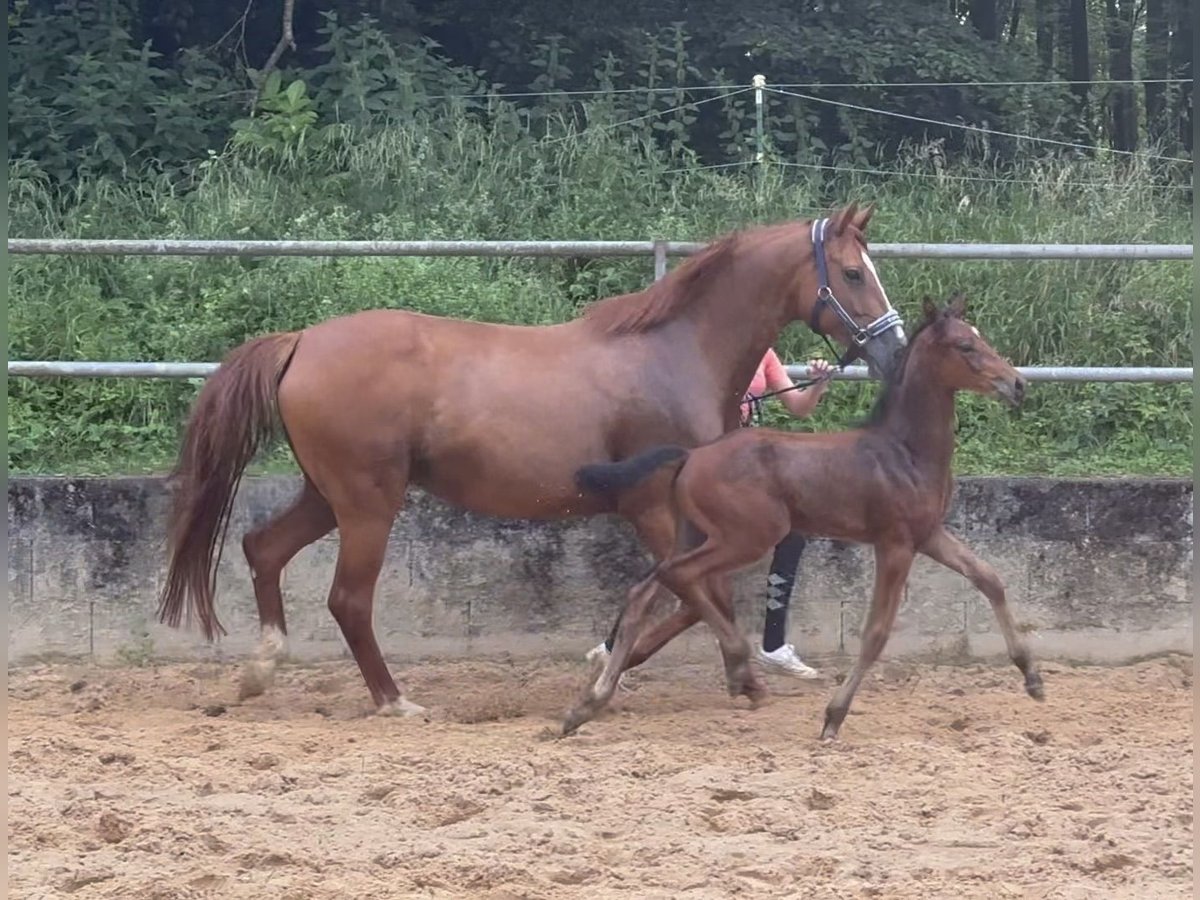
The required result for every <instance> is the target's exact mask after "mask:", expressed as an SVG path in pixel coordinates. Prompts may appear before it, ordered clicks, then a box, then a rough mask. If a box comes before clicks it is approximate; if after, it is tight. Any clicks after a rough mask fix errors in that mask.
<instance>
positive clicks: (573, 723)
mask: <svg viewBox="0 0 1200 900" xmlns="http://www.w3.org/2000/svg"><path fill="white" fill-rule="evenodd" d="M656 571H657V569H656ZM655 574H656V573H655V572H651V573H650V575H649V576H647V577H646V578H644V579H642V580H641V581H640V582H638V583H637V584H636V585H634V586H633V588H632V589H631V590H630V591H629V596H628V598H627V600H626V601H625V608H624V610H623V611H622V614H621V618H620V620H619V621H618V623H617V636H616V640H615V641H613V648H612V653H611V654H609V657H608V659H607V661H606V662H605V664H604V669H603V670H602V671H601V672H600V674H599V675H598V676H597V677H596V680H595V681H594V682H593V683H592V684H591V685H589V686H588V687H587V688H586V689H585V690H584V693H583V696H582V697H581V698H580V699H579V701H578V702H577V703H576V704H575V705H574V706H573V707H572V708H571V709H570V710H568V712H567V715H566V718H565V719H564V720H563V725H562V733H563V734H564V735H565V734H570V733H571V732H573V731H575V729H577V728H578V727H579V726H580V725H582V724H583V723H584V722H588V721H591V720H592V719H593V718H595V717H596V714H597V713H599V712H600V710H602V709H603V708H604V707H605V705H607V703H608V701H609V700H611V699H612V695H613V692H614V691H615V690H616V689H617V682H618V681H619V679H620V677H621V672H623V671H624V670H625V668H626V660H627V659H628V657H629V653H630V651H631V650H632V649H633V644H634V641H635V640H636V639H637V632H638V630H639V628H640V627H641V624H642V619H643V618H644V617H645V615H646V609H647V608H648V607H649V605H650V601H651V600H652V599H653V598H654V595H655V593H656V592H657V591H658V587H659V585H658V581H657V579H656V577H655Z"/></svg>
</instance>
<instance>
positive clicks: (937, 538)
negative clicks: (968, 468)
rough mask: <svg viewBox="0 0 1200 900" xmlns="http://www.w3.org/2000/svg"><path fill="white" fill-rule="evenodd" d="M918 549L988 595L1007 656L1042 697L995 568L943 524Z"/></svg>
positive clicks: (1043, 696)
mask: <svg viewBox="0 0 1200 900" xmlns="http://www.w3.org/2000/svg"><path fill="white" fill-rule="evenodd" d="M920 550H921V552H922V553H923V554H925V555H926V556H928V557H929V558H930V559H932V560H934V561H936V562H939V563H941V564H942V565H943V566H945V567H946V568H948V569H951V570H953V571H955V572H958V573H959V574H960V575H963V576H965V577H966V578H968V579H970V581H971V584H973V585H975V587H976V588H977V589H978V590H979V592H980V593H981V594H983V595H984V596H985V597H987V598H988V602H989V603H990V604H991V605H992V612H993V613H995V615H996V621H997V622H999V623H1000V632H1001V634H1003V635H1004V643H1005V645H1007V647H1008V655H1009V658H1010V659H1011V660H1012V661H1013V664H1014V665H1015V666H1016V667H1017V668H1018V669H1020V670H1021V674H1022V675H1024V676H1025V692H1026V693H1027V694H1029V696H1030V697H1032V698H1033V699H1034V700H1045V699H1046V692H1045V688H1044V687H1043V685H1042V676H1041V673H1039V672H1038V670H1037V666H1036V665H1035V664H1034V662H1033V659H1032V657H1031V656H1030V653H1029V647H1028V646H1027V645H1026V643H1025V639H1024V638H1022V637H1021V635H1020V634H1019V633H1018V632H1017V626H1016V623H1014V622H1013V618H1012V613H1011V612H1010V611H1009V608H1008V601H1007V599H1006V598H1005V596H1004V584H1003V582H1001V581H1000V576H999V575H997V574H996V570H995V569H993V568H992V567H991V566H990V565H988V564H987V563H986V562H984V561H983V560H981V559H980V558H979V557H977V556H976V555H975V554H974V553H972V552H971V550H970V548H968V547H967V545H966V544H964V543H963V542H962V541H960V540H959V539H958V538H956V537H955V536H954V535H952V534H950V532H948V531H946V530H945V529H944V528H939V529H938V530H937V531H935V532H934V533H933V535H932V536H931V537H930V538H929V540H927V541H926V542H925V543H924V544H922V545H921V548H920Z"/></svg>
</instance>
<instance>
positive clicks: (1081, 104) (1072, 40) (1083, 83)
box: [1064, 0, 1092, 131]
mask: <svg viewBox="0 0 1200 900" xmlns="http://www.w3.org/2000/svg"><path fill="white" fill-rule="evenodd" d="M1066 3H1067V33H1066V35H1064V38H1065V40H1064V43H1065V44H1066V45H1067V47H1068V48H1069V49H1070V56H1071V66H1070V70H1071V91H1072V92H1073V93H1074V94H1075V114H1076V116H1077V118H1078V121H1079V124H1080V127H1081V128H1082V129H1083V130H1085V131H1086V130H1089V129H1088V88H1089V87H1090V86H1091V80H1092V61H1091V55H1090V54H1089V52H1088V2H1087V0H1066Z"/></svg>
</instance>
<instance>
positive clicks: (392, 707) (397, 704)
mask: <svg viewBox="0 0 1200 900" xmlns="http://www.w3.org/2000/svg"><path fill="white" fill-rule="evenodd" d="M427 712H429V710H427V709H426V708H425V707H423V706H419V705H418V704H416V703H413V702H412V701H411V700H406V699H404V698H403V697H397V698H396V699H395V700H392V701H391V702H390V703H385V704H383V706H381V707H379V709H377V710H376V711H375V715H377V716H399V717H400V718H403V719H407V718H411V717H413V716H423V715H425V714H426V713H427Z"/></svg>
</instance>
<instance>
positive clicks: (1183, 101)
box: [1169, 0, 1192, 153]
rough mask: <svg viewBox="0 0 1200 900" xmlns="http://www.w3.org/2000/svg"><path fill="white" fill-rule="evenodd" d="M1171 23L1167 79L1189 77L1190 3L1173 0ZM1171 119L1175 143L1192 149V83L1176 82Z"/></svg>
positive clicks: (1182, 0) (1188, 149) (1190, 47)
mask: <svg viewBox="0 0 1200 900" xmlns="http://www.w3.org/2000/svg"><path fill="white" fill-rule="evenodd" d="M1173 7H1174V9H1173V16H1172V19H1173V21H1172V23H1171V73H1170V76H1169V77H1171V78H1191V77H1192V2H1191V0H1174V3H1173ZM1175 97H1176V98H1177V99H1176V101H1175V103H1174V104H1172V105H1173V106H1174V109H1172V110H1171V119H1172V121H1174V122H1176V123H1177V124H1178V126H1179V143H1180V144H1182V145H1183V147H1184V149H1185V150H1187V151H1188V152H1189V153H1190V152H1191V151H1192V86H1191V85H1190V84H1183V85H1176V86H1175Z"/></svg>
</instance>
